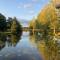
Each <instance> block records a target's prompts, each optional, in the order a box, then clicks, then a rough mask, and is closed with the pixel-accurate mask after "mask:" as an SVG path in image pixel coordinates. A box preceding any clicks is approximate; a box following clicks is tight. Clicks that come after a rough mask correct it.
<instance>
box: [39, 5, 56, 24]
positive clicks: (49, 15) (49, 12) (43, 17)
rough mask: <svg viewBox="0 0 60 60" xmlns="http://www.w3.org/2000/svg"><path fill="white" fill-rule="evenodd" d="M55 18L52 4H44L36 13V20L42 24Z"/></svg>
mask: <svg viewBox="0 0 60 60" xmlns="http://www.w3.org/2000/svg"><path fill="white" fill-rule="evenodd" d="M56 19H57V16H56V11H55V7H53V6H52V5H47V6H45V7H44V8H43V9H42V11H41V13H40V14H39V15H38V21H39V22H40V23H42V24H46V23H48V21H49V22H54V21H55V20H56Z"/></svg>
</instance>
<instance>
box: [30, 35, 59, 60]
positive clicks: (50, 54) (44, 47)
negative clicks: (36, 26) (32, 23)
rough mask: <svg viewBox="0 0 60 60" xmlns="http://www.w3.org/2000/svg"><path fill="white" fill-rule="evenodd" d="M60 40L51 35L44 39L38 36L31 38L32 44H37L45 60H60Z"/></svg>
mask: <svg viewBox="0 0 60 60" xmlns="http://www.w3.org/2000/svg"><path fill="white" fill-rule="evenodd" d="M59 37H60V36H59ZM59 40H60V39H59ZM59 40H58V36H57V37H55V36H51V35H47V36H43V38H41V37H40V36H38V35H36V34H35V35H31V36H30V42H31V43H32V44H36V46H37V49H38V51H39V53H40V54H41V55H42V57H43V59H44V60H60V57H59V56H60V43H59Z"/></svg>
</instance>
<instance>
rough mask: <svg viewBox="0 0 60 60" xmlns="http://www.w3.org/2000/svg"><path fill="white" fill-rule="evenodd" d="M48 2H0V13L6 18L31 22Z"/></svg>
mask: <svg viewBox="0 0 60 60" xmlns="http://www.w3.org/2000/svg"><path fill="white" fill-rule="evenodd" d="M48 2H49V0H0V13H2V14H3V15H4V16H6V17H14V16H16V17H17V18H19V19H25V20H31V19H32V18H33V17H36V16H37V15H38V13H39V12H40V11H41V9H42V8H43V7H44V6H45V5H46V4H47V3H48Z"/></svg>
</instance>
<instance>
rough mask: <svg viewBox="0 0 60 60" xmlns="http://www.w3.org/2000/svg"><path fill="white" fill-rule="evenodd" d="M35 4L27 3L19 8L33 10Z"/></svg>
mask: <svg viewBox="0 0 60 60" xmlns="http://www.w3.org/2000/svg"><path fill="white" fill-rule="evenodd" d="M32 7H33V4H32V3H25V4H23V3H22V4H19V6H18V8H32Z"/></svg>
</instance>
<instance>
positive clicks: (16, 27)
mask: <svg viewBox="0 0 60 60" xmlns="http://www.w3.org/2000/svg"><path fill="white" fill-rule="evenodd" d="M0 32H10V33H12V34H20V33H22V26H21V23H20V22H19V21H18V20H17V18H16V17H14V18H11V17H8V19H6V17H5V16H4V15H2V14H1V13H0Z"/></svg>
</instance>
